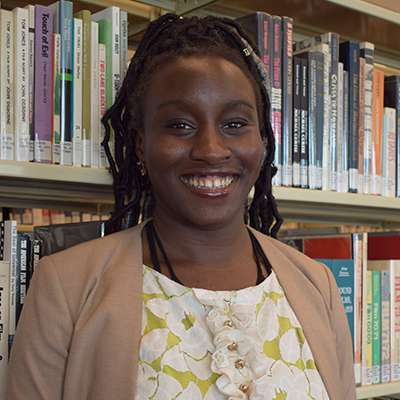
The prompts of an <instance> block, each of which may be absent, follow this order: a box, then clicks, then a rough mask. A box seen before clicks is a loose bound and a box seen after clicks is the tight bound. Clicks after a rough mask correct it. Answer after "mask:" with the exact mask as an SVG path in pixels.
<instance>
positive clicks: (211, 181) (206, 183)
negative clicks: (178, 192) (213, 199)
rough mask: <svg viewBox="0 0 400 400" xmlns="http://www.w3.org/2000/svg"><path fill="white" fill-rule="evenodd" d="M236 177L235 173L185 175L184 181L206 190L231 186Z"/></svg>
mask: <svg viewBox="0 0 400 400" xmlns="http://www.w3.org/2000/svg"><path fill="white" fill-rule="evenodd" d="M235 179H236V176H234V175H185V176H183V177H182V180H183V182H185V183H186V184H187V185H189V186H193V187H195V188H197V189H204V190H212V189H215V190H218V189H224V188H226V187H228V186H230V185H231V184H232V183H233V182H234V181H235Z"/></svg>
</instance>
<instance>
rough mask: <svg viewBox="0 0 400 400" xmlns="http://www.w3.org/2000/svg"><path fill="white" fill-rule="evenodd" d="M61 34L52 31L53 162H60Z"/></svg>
mask: <svg viewBox="0 0 400 400" xmlns="http://www.w3.org/2000/svg"><path fill="white" fill-rule="evenodd" d="M60 63H61V35H60V34H59V33H53V112H52V114H53V128H52V132H53V137H52V144H53V164H60V128H61V119H60V117H61V116H60V112H61V104H60V101H61V92H60V83H61V76H60Z"/></svg>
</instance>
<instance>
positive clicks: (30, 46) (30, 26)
mask: <svg viewBox="0 0 400 400" xmlns="http://www.w3.org/2000/svg"><path fill="white" fill-rule="evenodd" d="M25 8H26V9H27V10H28V12H29V15H28V21H29V22H28V29H29V33H28V37H29V38H28V43H29V44H28V58H29V59H28V64H29V161H34V160H35V147H34V144H35V135H34V131H33V105H34V102H33V96H34V91H33V83H34V72H35V6H34V5H32V4H28V5H27V6H25Z"/></svg>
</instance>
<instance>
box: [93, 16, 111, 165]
mask: <svg viewBox="0 0 400 400" xmlns="http://www.w3.org/2000/svg"><path fill="white" fill-rule="evenodd" d="M102 21H109V25H110V24H111V21H110V20H101V21H100V22H94V21H92V33H91V35H92V36H91V39H92V43H91V51H92V54H91V69H90V76H91V96H90V98H91V109H90V134H91V150H90V160H91V167H92V168H99V143H100V119H99V115H100V111H99V43H102V39H103V37H102V29H103V28H102V26H103V22H102ZM108 34H109V35H110V34H111V32H110V31H109V32H108ZM107 43H108V46H111V43H110V41H108V42H107ZM108 50H109V51H110V53H111V50H110V48H108ZM108 61H109V62H110V61H111V60H110V59H109V60H108ZM107 67H109V68H108V69H107ZM106 71H107V72H108V73H109V74H108V81H107V82H106V85H107V83H108V85H109V86H108V96H109V98H108V103H107V104H106V107H107V106H108V107H111V84H112V77H111V63H109V64H108V65H107V66H106ZM108 107H107V108H108Z"/></svg>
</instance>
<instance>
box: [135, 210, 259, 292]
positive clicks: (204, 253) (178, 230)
mask: <svg viewBox="0 0 400 400" xmlns="http://www.w3.org/2000/svg"><path fill="white" fill-rule="evenodd" d="M153 223H154V227H155V230H156V232H157V235H158V236H159V238H160V240H161V242H162V245H163V247H164V249H165V252H166V254H167V257H168V260H169V262H170V263H171V265H172V267H173V270H174V272H175V274H176V275H177V277H178V278H179V279H180V281H181V282H183V284H185V285H186V286H189V287H201V288H204V289H213V290H237V289H241V288H244V287H248V286H252V285H254V284H255V282H256V280H257V265H256V261H255V259H254V253H253V248H252V244H251V239H250V237H249V234H248V231H247V228H246V226H245V224H244V222H243V219H242V218H240V219H239V218H237V219H236V220H234V221H231V223H229V224H226V225H224V226H211V227H210V226H209V227H201V228H199V227H197V226H196V227H193V226H190V225H187V224H182V223H180V221H175V220H170V219H167V220H166V219H163V218H162V217H161V216H159V215H158V214H157V213H156V214H155V215H154V220H153ZM157 252H158V259H159V262H160V266H161V272H162V273H163V274H165V275H167V276H169V272H168V270H167V267H166V264H165V262H164V258H163V256H162V255H161V252H160V251H159V249H157ZM143 260H144V263H145V264H146V265H148V266H152V261H151V255H150V250H149V247H148V243H147V239H146V238H145V235H144V234H143ZM264 275H265V276H267V275H266V274H264Z"/></svg>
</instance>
